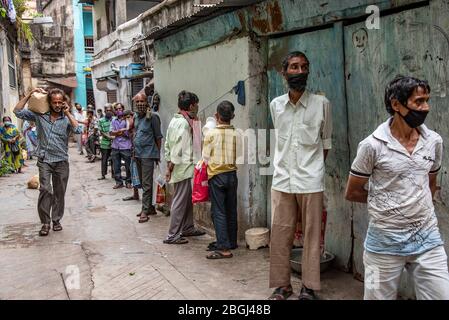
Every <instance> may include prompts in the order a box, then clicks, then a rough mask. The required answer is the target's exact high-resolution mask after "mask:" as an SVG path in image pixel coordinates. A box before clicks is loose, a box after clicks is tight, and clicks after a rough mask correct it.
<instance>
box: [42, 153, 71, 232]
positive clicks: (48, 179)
mask: <svg viewBox="0 0 449 320" xmlns="http://www.w3.org/2000/svg"><path fill="white" fill-rule="evenodd" d="M37 167H38V168H39V183H40V188H39V191H40V192H39V199H38V201H37V211H38V212H39V218H40V220H41V223H43V224H50V222H51V221H52V220H53V221H59V220H61V219H62V216H63V215H64V206H65V201H64V200H65V192H66V189H67V182H68V181H69V162H68V161H60V162H54V163H46V162H43V161H42V160H41V159H39V160H38V161H37Z"/></svg>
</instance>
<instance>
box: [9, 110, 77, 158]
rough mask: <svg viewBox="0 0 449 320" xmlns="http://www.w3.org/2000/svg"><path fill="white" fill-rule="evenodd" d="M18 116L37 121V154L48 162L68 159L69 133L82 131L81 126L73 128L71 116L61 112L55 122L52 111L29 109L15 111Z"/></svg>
mask: <svg viewBox="0 0 449 320" xmlns="http://www.w3.org/2000/svg"><path fill="white" fill-rule="evenodd" d="M14 114H15V115H16V117H17V118H19V119H22V120H27V121H34V122H35V123H36V131H37V149H36V156H37V157H38V158H40V159H42V161H43V162H46V163H54V162H60V161H67V160H68V159H69V155H68V143H69V135H70V133H71V132H72V131H73V133H77V134H78V133H82V132H81V128H80V127H79V126H77V127H76V128H73V127H72V125H71V124H70V120H69V118H67V117H66V116H64V115H63V114H62V113H61V116H59V117H58V118H57V119H56V121H55V122H51V120H50V112H47V113H45V114H39V113H34V112H32V111H29V110H27V109H22V110H20V111H14Z"/></svg>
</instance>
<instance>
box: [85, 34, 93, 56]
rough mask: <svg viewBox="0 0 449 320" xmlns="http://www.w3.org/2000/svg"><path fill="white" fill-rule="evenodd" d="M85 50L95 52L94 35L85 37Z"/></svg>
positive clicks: (89, 52) (88, 52)
mask: <svg viewBox="0 0 449 320" xmlns="http://www.w3.org/2000/svg"><path fill="white" fill-rule="evenodd" d="M84 51H85V52H86V54H93V53H94V37H88V36H86V37H84Z"/></svg>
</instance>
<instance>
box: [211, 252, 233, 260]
mask: <svg viewBox="0 0 449 320" xmlns="http://www.w3.org/2000/svg"><path fill="white" fill-rule="evenodd" d="M233 256H234V255H233V254H232V253H230V254H223V253H222V252H220V251H214V252H212V253H211V254H208V255H207V256H206V258H207V259H212V260H217V259H229V258H232V257H233Z"/></svg>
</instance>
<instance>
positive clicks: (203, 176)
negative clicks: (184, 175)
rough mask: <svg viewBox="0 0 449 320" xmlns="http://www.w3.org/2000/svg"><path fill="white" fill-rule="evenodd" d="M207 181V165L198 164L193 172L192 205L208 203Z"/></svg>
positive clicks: (203, 163)
mask: <svg viewBox="0 0 449 320" xmlns="http://www.w3.org/2000/svg"><path fill="white" fill-rule="evenodd" d="M207 180H208V179H207V164H206V163H205V162H200V163H198V164H197V165H196V166H195V169H194V171H193V191H192V203H201V202H206V201H209V184H208V181H207Z"/></svg>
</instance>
